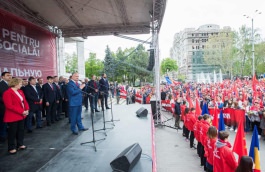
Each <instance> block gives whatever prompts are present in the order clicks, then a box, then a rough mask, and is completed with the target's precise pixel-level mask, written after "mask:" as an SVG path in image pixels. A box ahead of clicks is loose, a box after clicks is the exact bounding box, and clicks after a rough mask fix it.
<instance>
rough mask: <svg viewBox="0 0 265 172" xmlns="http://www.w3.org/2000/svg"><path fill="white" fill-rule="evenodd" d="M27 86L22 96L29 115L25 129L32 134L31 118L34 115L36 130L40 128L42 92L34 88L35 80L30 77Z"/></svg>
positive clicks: (38, 88)
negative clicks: (27, 106) (26, 102)
mask: <svg viewBox="0 0 265 172" xmlns="http://www.w3.org/2000/svg"><path fill="white" fill-rule="evenodd" d="M28 81H29V85H27V86H26V87H25V88H24V94H25V97H26V99H27V101H28V104H29V114H28V116H27V118H26V127H27V130H28V133H32V117H33V115H34V114H36V122H37V126H36V128H42V125H41V105H42V99H43V95H42V91H41V88H40V87H37V86H36V79H35V78H34V77H33V76H31V77H29V79H28Z"/></svg>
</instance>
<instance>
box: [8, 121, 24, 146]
mask: <svg viewBox="0 0 265 172" xmlns="http://www.w3.org/2000/svg"><path fill="white" fill-rule="evenodd" d="M7 125H8V130H7V132H8V151H10V150H13V149H16V148H17V147H20V146H23V145H24V120H20V121H16V122H8V123H7ZM15 140H16V141H17V143H15Z"/></svg>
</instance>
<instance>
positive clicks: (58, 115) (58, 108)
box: [55, 100, 63, 120]
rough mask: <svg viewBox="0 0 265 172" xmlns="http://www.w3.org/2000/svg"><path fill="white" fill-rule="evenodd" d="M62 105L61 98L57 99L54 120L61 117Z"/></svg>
mask: <svg viewBox="0 0 265 172" xmlns="http://www.w3.org/2000/svg"><path fill="white" fill-rule="evenodd" d="M62 106H63V100H59V103H56V116H55V118H56V120H59V119H60V118H61V113H62Z"/></svg>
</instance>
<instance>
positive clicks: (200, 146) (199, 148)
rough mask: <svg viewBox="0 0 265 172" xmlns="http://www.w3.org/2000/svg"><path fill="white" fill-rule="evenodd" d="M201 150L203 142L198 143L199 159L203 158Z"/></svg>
mask: <svg viewBox="0 0 265 172" xmlns="http://www.w3.org/2000/svg"><path fill="white" fill-rule="evenodd" d="M201 148H202V144H201V142H198V145H197V154H198V155H199V157H201Z"/></svg>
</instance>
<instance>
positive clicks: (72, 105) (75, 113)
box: [66, 72, 88, 135]
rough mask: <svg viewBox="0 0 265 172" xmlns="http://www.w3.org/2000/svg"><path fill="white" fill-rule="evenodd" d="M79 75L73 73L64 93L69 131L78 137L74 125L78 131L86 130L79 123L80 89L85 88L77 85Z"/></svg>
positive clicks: (80, 109)
mask: <svg viewBox="0 0 265 172" xmlns="http://www.w3.org/2000/svg"><path fill="white" fill-rule="evenodd" d="M78 80H79V74H78V73H77V72H75V73H73V75H72V78H71V79H70V81H69V83H68V85H67V87H66V93H67V96H68V100H69V104H68V105H69V108H68V109H69V115H70V121H71V131H72V132H73V134H75V135H78V131H77V129H76V125H77V127H78V130H79V131H85V130H88V128H85V127H84V126H83V124H82V121H81V113H82V89H83V88H84V87H85V84H82V85H79V83H78Z"/></svg>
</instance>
